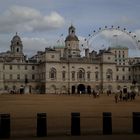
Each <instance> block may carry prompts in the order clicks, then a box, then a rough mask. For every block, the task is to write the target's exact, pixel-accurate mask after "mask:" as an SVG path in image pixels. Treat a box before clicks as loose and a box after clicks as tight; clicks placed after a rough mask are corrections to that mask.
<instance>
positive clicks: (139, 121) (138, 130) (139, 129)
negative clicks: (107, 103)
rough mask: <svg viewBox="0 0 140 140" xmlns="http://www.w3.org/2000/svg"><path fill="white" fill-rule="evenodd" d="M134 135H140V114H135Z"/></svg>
mask: <svg viewBox="0 0 140 140" xmlns="http://www.w3.org/2000/svg"><path fill="white" fill-rule="evenodd" d="M133 133H134V134H140V112H133Z"/></svg>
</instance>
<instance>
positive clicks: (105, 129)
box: [0, 112, 140, 139]
mask: <svg viewBox="0 0 140 140" xmlns="http://www.w3.org/2000/svg"><path fill="white" fill-rule="evenodd" d="M94 134H96V135H102V134H103V135H106V134H107V135H111V134H140V112H133V113H132V116H114V115H113V116H112V114H111V112H103V114H102V116H83V115H80V113H79V112H78V113H77V112H74V113H71V115H69V116H49V115H48V114H46V113H38V114H37V116H36V117H30V118H29V117H28V118H21V117H19V118H18V117H14V116H11V115H10V114H0V139H1V138H10V137H34V136H37V137H44V136H52V135H53V136H56V135H94Z"/></svg>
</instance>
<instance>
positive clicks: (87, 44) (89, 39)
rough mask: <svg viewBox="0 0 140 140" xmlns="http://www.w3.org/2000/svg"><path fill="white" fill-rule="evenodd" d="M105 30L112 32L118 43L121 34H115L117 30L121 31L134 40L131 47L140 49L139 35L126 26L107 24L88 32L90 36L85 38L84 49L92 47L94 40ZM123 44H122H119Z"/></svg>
mask: <svg viewBox="0 0 140 140" xmlns="http://www.w3.org/2000/svg"><path fill="white" fill-rule="evenodd" d="M105 31H108V32H112V38H115V40H116V45H117V41H118V37H119V35H118V34H115V32H116V31H117V32H120V33H122V34H123V35H125V36H127V37H128V38H129V39H131V40H132V42H133V44H134V45H133V46H131V49H138V50H140V39H139V38H138V37H137V35H136V34H135V33H133V32H131V31H128V30H127V29H126V28H121V27H120V26H117V27H115V26H113V25H112V26H111V27H108V26H105V27H103V28H101V27H100V28H98V29H97V30H93V31H92V32H91V33H90V34H88V36H87V37H86V38H85V39H84V42H83V44H82V47H83V49H86V48H90V47H91V46H92V43H93V42H92V40H93V39H94V38H95V37H96V36H97V35H99V34H101V33H103V32H105ZM121 39H123V36H121ZM119 45H121V44H119Z"/></svg>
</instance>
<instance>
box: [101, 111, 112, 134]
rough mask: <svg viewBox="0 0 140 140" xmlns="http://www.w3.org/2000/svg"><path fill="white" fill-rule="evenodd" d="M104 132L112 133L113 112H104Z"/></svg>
mask: <svg viewBox="0 0 140 140" xmlns="http://www.w3.org/2000/svg"><path fill="white" fill-rule="evenodd" d="M103 134H104V135H111V134H112V118H111V112H103Z"/></svg>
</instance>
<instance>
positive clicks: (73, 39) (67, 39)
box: [65, 35, 79, 41]
mask: <svg viewBox="0 0 140 140" xmlns="http://www.w3.org/2000/svg"><path fill="white" fill-rule="evenodd" d="M65 41H79V40H78V37H77V36H76V35H75V36H72V35H68V36H67V37H66V40H65Z"/></svg>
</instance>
